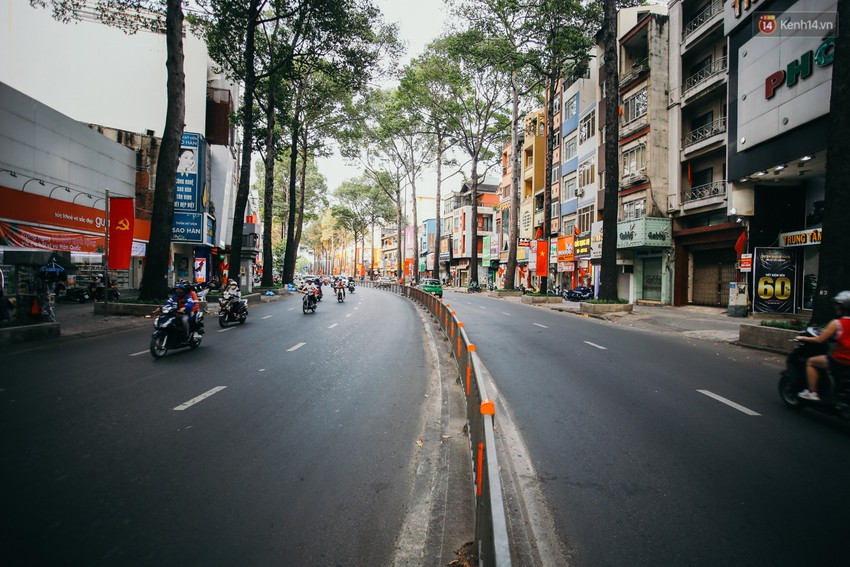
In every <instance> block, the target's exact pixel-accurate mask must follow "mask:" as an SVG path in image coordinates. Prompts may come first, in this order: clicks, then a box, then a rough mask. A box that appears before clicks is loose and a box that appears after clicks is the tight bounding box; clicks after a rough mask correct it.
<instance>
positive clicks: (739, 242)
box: [735, 231, 747, 257]
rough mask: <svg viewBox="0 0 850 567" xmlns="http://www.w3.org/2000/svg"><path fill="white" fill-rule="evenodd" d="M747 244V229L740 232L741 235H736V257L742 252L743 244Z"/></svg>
mask: <svg viewBox="0 0 850 567" xmlns="http://www.w3.org/2000/svg"><path fill="white" fill-rule="evenodd" d="M746 245H747V231H744V232H742V233H741V236H739V237H738V240H737V241H736V242H735V252H737V253H738V257H740V256H741V254H743V253H744V246H746Z"/></svg>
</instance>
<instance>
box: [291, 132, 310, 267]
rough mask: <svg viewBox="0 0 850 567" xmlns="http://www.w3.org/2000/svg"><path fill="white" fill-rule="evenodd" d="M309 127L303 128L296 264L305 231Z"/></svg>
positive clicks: (296, 231) (296, 229)
mask: <svg viewBox="0 0 850 567" xmlns="http://www.w3.org/2000/svg"><path fill="white" fill-rule="evenodd" d="M309 136H310V135H309V132H308V131H307V126H302V127H301V152H300V154H301V175H300V176H299V177H300V181H299V186H300V187H299V197H298V216H297V218H296V224H295V261H294V263H293V266H294V265H295V262H297V261H298V247H299V246H301V234H302V232H303V230H304V206H305V202H304V199H305V197H306V195H307V160H308V159H309V156H308V155H307V140H308V139H309Z"/></svg>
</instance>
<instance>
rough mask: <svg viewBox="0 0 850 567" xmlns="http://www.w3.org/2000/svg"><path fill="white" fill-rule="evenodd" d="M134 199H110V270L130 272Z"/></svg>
mask: <svg viewBox="0 0 850 567" xmlns="http://www.w3.org/2000/svg"><path fill="white" fill-rule="evenodd" d="M133 204H134V201H133V198H132V197H110V198H109V269H110V270H129V269H130V252H131V251H132V250H133V220H134V219H135V216H134V213H135V210H134V206H133Z"/></svg>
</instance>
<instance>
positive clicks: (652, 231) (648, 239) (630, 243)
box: [617, 217, 673, 248]
mask: <svg viewBox="0 0 850 567" xmlns="http://www.w3.org/2000/svg"><path fill="white" fill-rule="evenodd" d="M672 245H673V221H672V220H671V219H662V218H652V217H643V218H639V219H633V220H627V221H621V222H618V223H617V248H637V247H646V246H651V247H663V248H670V247H671V246H672Z"/></svg>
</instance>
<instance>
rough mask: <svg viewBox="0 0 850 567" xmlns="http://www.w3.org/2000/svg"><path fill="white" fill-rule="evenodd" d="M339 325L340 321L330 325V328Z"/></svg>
mask: <svg viewBox="0 0 850 567" xmlns="http://www.w3.org/2000/svg"><path fill="white" fill-rule="evenodd" d="M337 325H339V323H334V324H333V325H331V326H330V327H328V329H333V328H334V327H336V326H337Z"/></svg>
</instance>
